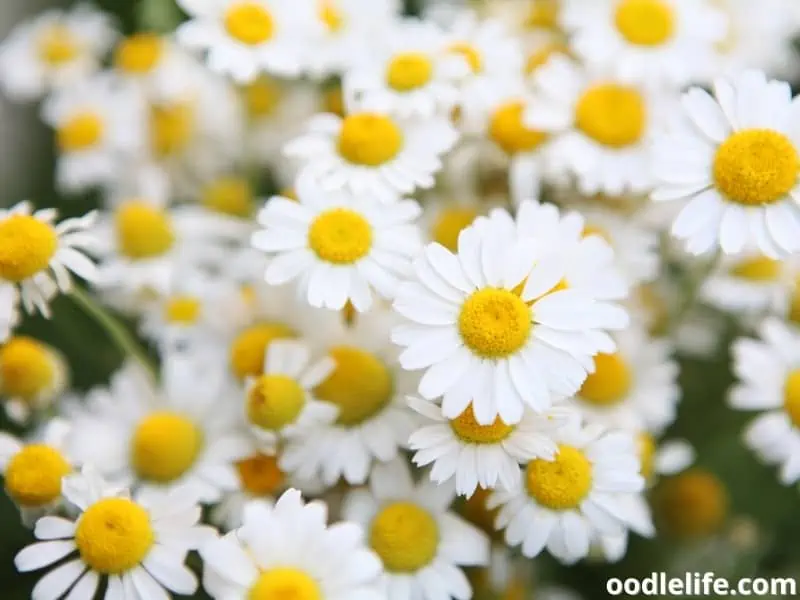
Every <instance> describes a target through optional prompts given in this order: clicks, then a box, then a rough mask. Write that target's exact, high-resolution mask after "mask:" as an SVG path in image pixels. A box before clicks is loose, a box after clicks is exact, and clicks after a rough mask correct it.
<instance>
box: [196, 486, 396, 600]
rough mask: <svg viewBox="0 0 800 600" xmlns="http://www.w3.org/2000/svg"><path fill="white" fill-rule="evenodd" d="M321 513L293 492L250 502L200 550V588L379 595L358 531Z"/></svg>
mask: <svg viewBox="0 0 800 600" xmlns="http://www.w3.org/2000/svg"><path fill="white" fill-rule="evenodd" d="M327 517H328V507H327V505H326V504H325V503H323V502H321V501H313V502H309V503H308V504H306V503H305V502H304V501H303V498H302V496H301V494H300V492H299V491H298V490H295V489H290V490H288V491H287V492H285V493H284V494H283V495H282V496H281V497H280V498H279V499H278V501H277V502H276V503H275V505H274V506H272V505H271V504H269V503H266V502H262V501H252V502H250V503H249V504H248V505H247V506H246V507H245V509H244V515H243V518H244V522H243V524H242V526H241V527H240V528H238V529H236V530H235V531H232V532H231V533H229V534H228V535H225V536H223V537H220V538H218V539H216V540H215V541H213V542H210V543H208V544H206V545H205V546H203V547H202V548H201V549H200V555H201V557H202V558H203V562H204V566H205V569H204V573H203V587H204V588H205V590H206V591H207V592H208V593H209V594H210V595H211V597H212V598H214V599H215V600H234V599H237V600H238V599H242V600H243V599H244V598H252V599H256V598H258V599H261V598H264V599H267V598H294V599H296V600H355V599H358V600H382V598H384V597H385V596H383V595H382V594H381V592H380V589H379V587H378V581H379V580H378V577H379V576H380V573H381V565H380V561H379V560H378V558H377V557H376V556H375V554H374V553H373V552H371V551H370V550H369V549H368V548H367V547H366V544H365V542H364V532H363V530H362V529H361V527H359V526H358V525H356V524H355V523H347V522H338V523H334V524H332V525H328V524H327ZM265 531H269V532H272V533H271V535H266V536H265V535H264V532H265Z"/></svg>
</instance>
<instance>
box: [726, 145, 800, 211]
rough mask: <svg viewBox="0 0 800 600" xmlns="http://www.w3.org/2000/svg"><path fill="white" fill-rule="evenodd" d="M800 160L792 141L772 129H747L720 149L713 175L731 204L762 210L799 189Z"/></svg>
mask: <svg viewBox="0 0 800 600" xmlns="http://www.w3.org/2000/svg"><path fill="white" fill-rule="evenodd" d="M798 174H800V156H798V153H797V150H796V149H795V146H794V144H793V143H792V142H791V140H790V139H789V138H788V137H786V136H785V135H784V134H782V133H778V132H777V131H772V130H770V129H745V130H743V131H739V132H737V133H734V134H733V135H731V136H730V137H729V138H728V139H727V140H725V141H724V142H723V143H722V144H721V145H720V147H719V148H718V149H717V153H716V155H715V156H714V164H713V175H714V183H715V185H716V187H717V189H718V190H719V191H720V192H721V193H722V194H723V195H724V196H725V198H727V199H728V200H730V201H731V202H736V203H738V204H743V205H745V206H760V205H764V204H772V203H773V202H779V201H780V200H782V199H783V198H785V197H786V195H787V194H788V193H789V192H790V191H791V190H792V188H794V187H795V186H796V185H797V176H798Z"/></svg>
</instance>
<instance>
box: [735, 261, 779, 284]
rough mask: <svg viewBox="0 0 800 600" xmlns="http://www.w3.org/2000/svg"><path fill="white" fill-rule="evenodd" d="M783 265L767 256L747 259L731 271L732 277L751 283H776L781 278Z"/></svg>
mask: <svg viewBox="0 0 800 600" xmlns="http://www.w3.org/2000/svg"><path fill="white" fill-rule="evenodd" d="M782 266H783V264H782V263H781V261H779V260H775V259H774V258H769V257H767V256H756V257H753V258H747V259H744V260H742V261H740V262H738V263H737V264H736V265H734V266H733V268H732V269H731V275H733V276H734V277H739V278H741V279H748V280H750V281H756V282H765V283H768V282H770V281H776V280H777V279H778V278H779V277H780V276H781V267H782Z"/></svg>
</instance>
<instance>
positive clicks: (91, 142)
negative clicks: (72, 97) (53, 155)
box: [56, 111, 105, 152]
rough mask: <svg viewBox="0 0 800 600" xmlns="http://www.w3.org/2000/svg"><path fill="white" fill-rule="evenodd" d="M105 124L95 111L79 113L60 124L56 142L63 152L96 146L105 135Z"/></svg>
mask: <svg viewBox="0 0 800 600" xmlns="http://www.w3.org/2000/svg"><path fill="white" fill-rule="evenodd" d="M104 131H105V124H104V123H103V119H102V118H101V117H100V115H98V114H96V113H93V112H88V111H87V112H81V113H77V114H75V115H73V116H71V117H69V118H68V119H66V120H65V121H64V122H63V123H61V124H60V125H59V126H58V129H57V130H56V143H57V144H58V148H59V150H61V152H79V151H80V150H86V149H87V148H91V147H92V146H95V145H96V144H97V143H98V142H99V141H100V139H101V138H102V137H103V132H104Z"/></svg>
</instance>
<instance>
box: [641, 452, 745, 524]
mask: <svg viewBox="0 0 800 600" xmlns="http://www.w3.org/2000/svg"><path fill="white" fill-rule="evenodd" d="M653 495H654V497H653V509H654V512H655V517H656V523H657V524H658V529H659V531H660V532H661V534H662V535H663V536H664V537H669V538H673V539H678V540H698V539H704V538H708V537H709V536H712V535H714V534H717V533H719V532H720V530H721V529H722V528H723V527H724V526H725V524H726V522H727V521H728V517H729V514H730V508H731V498H730V493H729V492H728V489H727V487H726V486H725V484H724V483H723V482H722V481H721V480H720V479H719V477H718V476H717V475H715V474H714V473H712V472H711V471H708V470H706V469H703V468H699V467H693V468H692V469H689V470H687V471H685V472H683V473H679V474H677V475H675V476H673V477H667V478H664V480H663V481H662V482H661V483H660V484H659V486H658V487H657V488H656V489H655V490H654V493H653Z"/></svg>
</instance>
